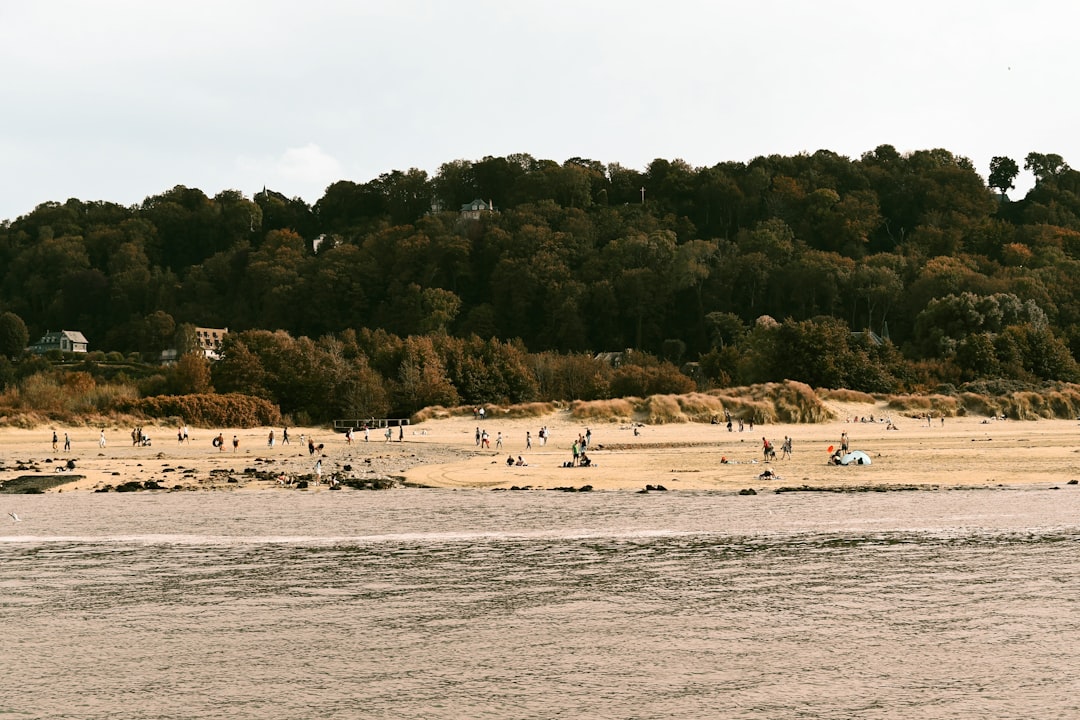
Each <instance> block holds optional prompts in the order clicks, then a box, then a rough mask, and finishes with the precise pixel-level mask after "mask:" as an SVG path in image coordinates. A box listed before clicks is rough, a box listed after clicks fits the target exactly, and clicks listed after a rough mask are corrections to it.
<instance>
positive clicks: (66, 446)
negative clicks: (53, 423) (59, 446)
mask: <svg viewBox="0 0 1080 720" xmlns="http://www.w3.org/2000/svg"><path fill="white" fill-rule="evenodd" d="M69 450H71V438H70V437H69V436H68V434H67V433H64V452H67V451H69Z"/></svg>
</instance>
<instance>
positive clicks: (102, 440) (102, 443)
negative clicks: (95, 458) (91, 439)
mask: <svg viewBox="0 0 1080 720" xmlns="http://www.w3.org/2000/svg"><path fill="white" fill-rule="evenodd" d="M97 444H98V447H100V448H103V447H105V428H101V434H100V435H98V441H97Z"/></svg>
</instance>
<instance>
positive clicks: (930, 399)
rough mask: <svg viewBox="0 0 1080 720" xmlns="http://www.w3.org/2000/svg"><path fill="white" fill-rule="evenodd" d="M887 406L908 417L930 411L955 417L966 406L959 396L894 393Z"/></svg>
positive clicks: (939, 415)
mask: <svg viewBox="0 0 1080 720" xmlns="http://www.w3.org/2000/svg"><path fill="white" fill-rule="evenodd" d="M886 406H887V407H888V408H889V409H890V410H895V411H897V412H899V413H901V414H904V415H907V416H908V417H916V416H921V415H925V414H926V413H928V412H931V413H933V414H934V415H935V416H938V417H941V416H946V417H954V416H956V415H957V414H959V413H960V410H961V408H963V407H964V405H963V404H962V403H961V401H960V399H959V398H956V397H953V396H951V395H894V396H892V397H890V398H889V401H888V403H886Z"/></svg>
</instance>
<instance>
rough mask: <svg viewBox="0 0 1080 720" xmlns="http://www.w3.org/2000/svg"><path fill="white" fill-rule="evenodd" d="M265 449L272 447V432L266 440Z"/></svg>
mask: <svg viewBox="0 0 1080 720" xmlns="http://www.w3.org/2000/svg"><path fill="white" fill-rule="evenodd" d="M266 447H271V448H272V447H274V431H273V430H271V431H270V437H268V438H267V439H266Z"/></svg>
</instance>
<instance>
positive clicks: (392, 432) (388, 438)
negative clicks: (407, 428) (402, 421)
mask: <svg viewBox="0 0 1080 720" xmlns="http://www.w3.org/2000/svg"><path fill="white" fill-rule="evenodd" d="M385 435H386V442H387V444H389V442H390V438H392V437H394V431H393V430H391V429H390V426H389V425H387V426H386V433H385Z"/></svg>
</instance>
